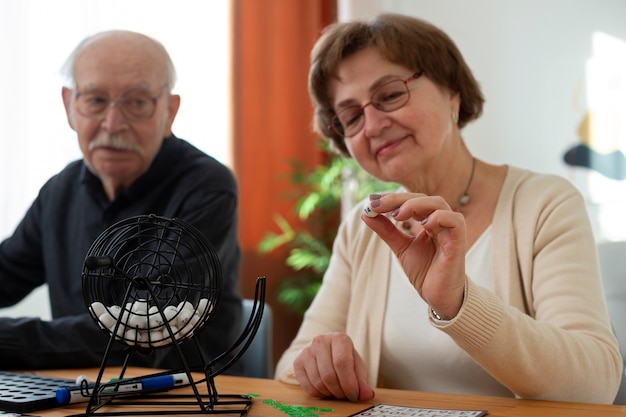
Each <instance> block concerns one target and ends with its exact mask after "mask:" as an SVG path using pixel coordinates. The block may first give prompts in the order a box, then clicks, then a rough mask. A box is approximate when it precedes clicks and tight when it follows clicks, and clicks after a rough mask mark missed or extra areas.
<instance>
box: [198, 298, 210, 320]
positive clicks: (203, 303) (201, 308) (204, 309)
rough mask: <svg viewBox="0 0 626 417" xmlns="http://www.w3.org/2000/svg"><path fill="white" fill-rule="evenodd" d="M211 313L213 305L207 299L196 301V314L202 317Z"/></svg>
mask: <svg viewBox="0 0 626 417" xmlns="http://www.w3.org/2000/svg"><path fill="white" fill-rule="evenodd" d="M211 311H213V304H212V303H211V302H210V301H209V299H208V298H201V299H200V301H198V314H199V315H200V316H204V314H205V313H206V314H210V313H211Z"/></svg>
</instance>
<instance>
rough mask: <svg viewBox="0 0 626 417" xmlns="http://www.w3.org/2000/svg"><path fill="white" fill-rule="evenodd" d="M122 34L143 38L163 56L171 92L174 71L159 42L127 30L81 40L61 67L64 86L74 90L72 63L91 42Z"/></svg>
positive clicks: (108, 32)
mask: <svg viewBox="0 0 626 417" xmlns="http://www.w3.org/2000/svg"><path fill="white" fill-rule="evenodd" d="M124 34H126V35H133V36H139V37H143V38H145V39H146V40H148V41H149V42H151V43H152V44H153V45H154V47H155V48H156V49H157V50H158V51H159V52H160V53H161V55H162V56H163V64H164V65H165V78H166V82H167V85H168V87H169V90H170V91H171V90H172V89H173V88H174V85H175V84H176V69H175V68H174V63H173V62H172V58H171V57H170V54H169V53H168V52H167V50H166V49H165V47H164V46H163V44H161V42H159V41H157V40H156V39H153V38H151V37H149V36H146V35H144V34H141V33H138V32H133V31H129V30H108V31H105V32H99V33H96V34H94V35H91V36H88V37H86V38H85V39H83V40H82V41H81V42H80V43H79V44H78V45H76V48H74V50H73V51H72V53H71V54H70V55H69V56H68V57H67V59H66V60H65V63H64V64H63V66H62V67H61V76H62V77H63V79H64V85H65V86H66V87H68V88H71V89H74V88H76V78H75V76H74V61H75V60H76V57H77V56H78V55H79V54H80V52H82V51H83V50H84V48H85V47H87V46H88V45H89V44H90V43H91V42H92V41H94V40H96V39H99V38H102V37H105V36H110V35H124Z"/></svg>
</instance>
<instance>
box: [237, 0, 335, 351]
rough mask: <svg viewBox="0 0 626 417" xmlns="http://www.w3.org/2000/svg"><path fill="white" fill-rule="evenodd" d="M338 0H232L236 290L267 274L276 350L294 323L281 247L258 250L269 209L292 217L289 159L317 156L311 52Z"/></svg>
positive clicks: (268, 225) (311, 161)
mask: <svg viewBox="0 0 626 417" xmlns="http://www.w3.org/2000/svg"><path fill="white" fill-rule="evenodd" d="M335 16H336V0H263V1H259V0H233V22H234V25H233V27H234V34H233V42H234V45H233V64H234V65H233V68H234V76H233V97H234V99H233V106H234V108H233V112H232V114H233V115H234V116H233V135H234V137H233V153H234V155H233V161H234V170H235V175H236V176H237V181H238V184H239V214H240V217H239V238H240V244H241V248H242V255H243V258H242V267H241V278H240V281H241V284H240V289H241V293H242V295H243V296H244V297H247V298H252V296H253V293H254V283H255V279H256V277H258V276H261V275H263V276H266V277H267V290H268V292H267V297H266V301H267V302H268V303H269V304H270V305H271V306H272V308H273V309H274V317H275V326H274V332H275V336H274V352H275V354H274V357H275V358H277V357H278V355H280V354H281V353H282V351H283V350H284V349H285V348H286V347H287V345H288V343H289V342H290V341H291V339H292V338H293V336H294V335H295V332H296V331H297V328H298V326H299V324H300V317H295V316H294V315H293V314H289V313H288V312H287V311H285V310H284V309H283V308H281V306H280V305H278V304H277V303H276V300H275V297H274V294H275V289H276V287H277V285H278V283H279V282H280V279H281V276H285V274H286V273H287V269H286V266H285V257H286V252H284V253H278V252H276V253H272V254H270V255H263V256H261V255H259V254H258V253H257V246H258V244H259V242H260V241H261V239H262V238H263V237H264V236H265V234H266V233H267V232H268V231H274V232H278V228H277V226H276V224H275V222H274V215H275V214H276V213H280V214H281V215H283V216H284V217H286V218H287V219H290V220H293V218H294V215H293V210H292V206H293V203H294V202H293V201H289V200H287V199H286V193H287V192H288V191H289V190H290V186H289V184H290V183H289V179H288V174H289V172H290V168H291V166H290V164H289V161H290V160H298V161H300V162H301V163H302V164H304V166H306V167H313V166H315V165H317V164H320V163H322V162H323V161H322V158H323V155H322V153H321V152H320V150H319V146H318V139H317V138H316V136H315V135H314V134H313V132H312V129H311V120H312V107H311V104H310V101H309V97H308V93H307V75H308V68H309V53H310V51H311V48H312V46H313V44H314V42H315V40H316V39H317V38H318V36H319V34H320V31H321V29H322V28H323V27H324V26H326V25H327V24H329V23H330V22H331V21H334V20H335V19H336V18H335Z"/></svg>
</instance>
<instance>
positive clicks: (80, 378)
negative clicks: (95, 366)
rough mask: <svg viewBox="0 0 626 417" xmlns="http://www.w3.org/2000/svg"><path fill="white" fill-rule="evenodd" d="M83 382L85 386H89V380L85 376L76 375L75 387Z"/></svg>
mask: <svg viewBox="0 0 626 417" xmlns="http://www.w3.org/2000/svg"><path fill="white" fill-rule="evenodd" d="M83 381H85V384H89V379H88V378H87V376H85V375H78V376H77V377H76V385H79V386H80V385H81V384H82V383H83Z"/></svg>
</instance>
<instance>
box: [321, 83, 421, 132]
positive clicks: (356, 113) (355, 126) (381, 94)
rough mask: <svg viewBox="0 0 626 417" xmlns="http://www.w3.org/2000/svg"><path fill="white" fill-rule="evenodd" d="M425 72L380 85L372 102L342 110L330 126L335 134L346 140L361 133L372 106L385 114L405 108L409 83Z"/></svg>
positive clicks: (373, 94)
mask: <svg viewBox="0 0 626 417" xmlns="http://www.w3.org/2000/svg"><path fill="white" fill-rule="evenodd" d="M423 74H424V71H419V72H416V73H415V74H413V75H411V76H410V77H409V78H407V79H406V80H399V79H398V80H392V81H389V82H386V83H384V84H382V85H380V86H379V87H378V88H377V89H376V90H374V92H373V93H372V97H371V100H370V101H369V102H368V103H365V104H363V105H362V106H349V107H344V108H342V109H341V110H340V111H339V112H337V114H335V115H334V116H333V117H332V119H330V125H329V126H328V127H329V128H330V129H332V130H333V132H335V133H337V134H338V135H339V136H343V137H344V138H349V137H352V136H354V135H356V134H357V133H359V132H360V131H361V129H363V125H364V124H365V113H364V111H363V110H364V109H365V108H366V107H367V106H369V105H370V104H371V105H373V106H374V107H375V108H377V109H378V110H380V111H384V112H385V113H388V112H391V111H394V110H398V109H399V108H400V107H402V106H404V105H405V104H406V103H407V102H408V101H409V98H410V93H409V86H408V85H407V84H408V83H409V81H412V80H415V79H418V78H419V77H421V76H422V75H423Z"/></svg>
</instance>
